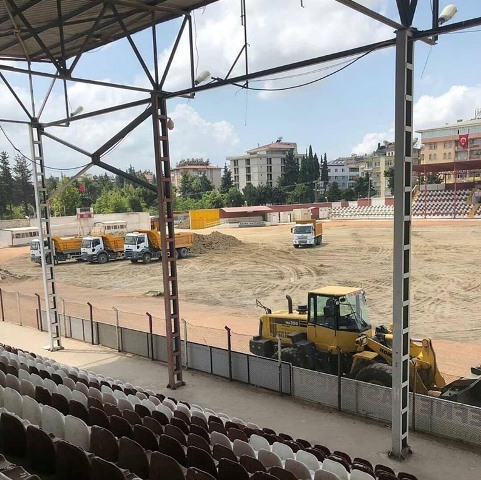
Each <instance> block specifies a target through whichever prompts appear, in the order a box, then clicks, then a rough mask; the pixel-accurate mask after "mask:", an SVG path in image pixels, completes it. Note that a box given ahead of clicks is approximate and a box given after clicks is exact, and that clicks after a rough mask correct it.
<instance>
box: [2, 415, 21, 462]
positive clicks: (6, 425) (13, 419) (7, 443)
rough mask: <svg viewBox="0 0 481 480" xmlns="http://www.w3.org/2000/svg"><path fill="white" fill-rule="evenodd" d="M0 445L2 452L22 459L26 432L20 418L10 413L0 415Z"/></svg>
mask: <svg viewBox="0 0 481 480" xmlns="http://www.w3.org/2000/svg"><path fill="white" fill-rule="evenodd" d="M0 443H1V444H2V445H3V452H4V453H7V454H9V455H13V456H14V457H24V456H25V452H26V450H27V432H26V431H25V426H24V425H23V423H22V421H21V420H20V418H18V417H17V416H16V415H12V414H10V413H6V412H5V413H2V414H1V415H0Z"/></svg>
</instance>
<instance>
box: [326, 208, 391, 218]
mask: <svg viewBox="0 0 481 480" xmlns="http://www.w3.org/2000/svg"><path fill="white" fill-rule="evenodd" d="M393 216H394V206H393V205H368V206H359V205H349V206H347V207H333V208H332V209H331V211H330V217H331V218H333V219H334V218H335V219H343V218H344V219H356V218H357V219H359V218H369V219H376V218H378V219H382V218H393Z"/></svg>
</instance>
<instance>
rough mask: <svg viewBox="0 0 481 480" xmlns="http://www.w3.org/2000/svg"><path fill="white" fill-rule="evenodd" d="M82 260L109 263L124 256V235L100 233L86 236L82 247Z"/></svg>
mask: <svg viewBox="0 0 481 480" xmlns="http://www.w3.org/2000/svg"><path fill="white" fill-rule="evenodd" d="M81 252H82V255H81V258H82V260H84V261H86V262H89V263H102V264H103V263H107V262H108V261H110V260H120V259H123V258H124V237H123V236H115V235H99V236H93V235H90V236H88V237H84V238H83V240H82V248H81Z"/></svg>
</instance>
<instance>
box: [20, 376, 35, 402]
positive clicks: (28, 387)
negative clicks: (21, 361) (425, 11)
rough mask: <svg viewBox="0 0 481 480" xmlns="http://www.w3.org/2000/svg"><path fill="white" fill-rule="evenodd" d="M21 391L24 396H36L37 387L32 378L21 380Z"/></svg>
mask: <svg viewBox="0 0 481 480" xmlns="http://www.w3.org/2000/svg"><path fill="white" fill-rule="evenodd" d="M20 393H21V394H22V395H23V396H25V395H26V396H28V397H31V398H35V387H34V386H33V383H32V382H31V381H30V380H20Z"/></svg>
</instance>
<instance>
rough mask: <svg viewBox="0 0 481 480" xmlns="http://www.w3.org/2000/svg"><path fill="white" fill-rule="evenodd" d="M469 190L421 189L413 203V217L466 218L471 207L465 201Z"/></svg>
mask: <svg viewBox="0 0 481 480" xmlns="http://www.w3.org/2000/svg"><path fill="white" fill-rule="evenodd" d="M470 193H471V190H468V189H463V190H457V191H454V190H427V191H424V190H422V189H421V191H420V192H419V195H418V197H417V198H416V200H415V201H414V203H413V208H412V214H413V216H415V217H424V216H425V215H426V217H436V218H453V217H454V216H456V217H457V218H468V214H469V212H470V210H471V208H472V205H471V204H468V203H467V200H468V197H469V194H470Z"/></svg>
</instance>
